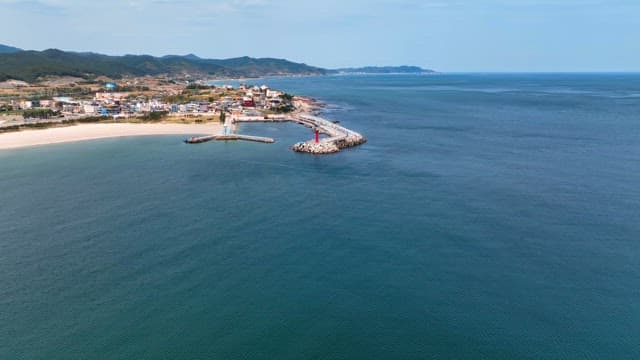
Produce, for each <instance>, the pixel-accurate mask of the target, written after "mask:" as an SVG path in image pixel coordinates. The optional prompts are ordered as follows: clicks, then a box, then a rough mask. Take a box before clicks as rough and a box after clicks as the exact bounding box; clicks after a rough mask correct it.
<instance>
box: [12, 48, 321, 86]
mask: <svg viewBox="0 0 640 360" xmlns="http://www.w3.org/2000/svg"><path fill="white" fill-rule="evenodd" d="M17 50H18V52H10V53H1V52H0V81H4V80H8V79H15V80H23V81H27V82H36V81H38V80H39V79H41V78H43V77H46V76H77V77H81V78H86V79H90V78H93V77H97V76H107V77H110V78H115V79H117V78H121V77H122V76H124V75H132V76H144V75H160V74H169V75H174V76H184V75H191V76H210V77H225V78H229V77H259V76H279V75H323V74H326V73H327V70H325V69H321V68H318V67H313V66H309V65H306V64H300V63H295V62H291V61H288V60H283V59H272V58H260V59H256V58H251V57H240V58H233V59H224V60H215V59H201V58H199V57H197V56H195V55H186V56H175V55H170V56H164V57H154V56H149V55H125V56H108V55H101V54H95V53H77V52H67V51H61V50H57V49H49V50H44V51H20V50H19V49H17Z"/></svg>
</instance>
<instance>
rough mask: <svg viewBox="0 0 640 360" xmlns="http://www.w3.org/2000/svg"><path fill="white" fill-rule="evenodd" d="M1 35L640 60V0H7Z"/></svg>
mask: <svg viewBox="0 0 640 360" xmlns="http://www.w3.org/2000/svg"><path fill="white" fill-rule="evenodd" d="M0 43H1V44H6V45H12V46H17V47H20V48H23V49H30V50H44V49H47V48H58V49H62V50H72V51H93V52H99V53H105V54H109V55H123V54H151V55H157V56H159V55H167V54H189V53H193V54H196V55H198V56H201V57H206V58H229V57H238V56H245V55H246V56H253V57H275V58H286V59H289V60H292V61H297V62H304V63H307V64H309V65H315V66H320V67H325V68H339V67H354V66H364V65H417V66H422V67H424V68H429V69H435V70H438V71H443V72H467V71H468V72H476V71H486V72H522V71H525V72H526V71H531V72H556V71H557V72H564V71H575V72H589V71H640V0H318V1H305V0H211V1H206V0H101V1H96V0H88V1H81V0H0Z"/></svg>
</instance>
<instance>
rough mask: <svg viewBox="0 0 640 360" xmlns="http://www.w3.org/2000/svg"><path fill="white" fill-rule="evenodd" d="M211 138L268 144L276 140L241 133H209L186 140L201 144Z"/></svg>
mask: <svg viewBox="0 0 640 360" xmlns="http://www.w3.org/2000/svg"><path fill="white" fill-rule="evenodd" d="M211 140H217V141H235V140H244V141H254V142H261V143H267V144H272V143H274V142H276V141H275V140H274V139H272V138H270V137H262V136H251V135H241V134H234V135H207V136H199V137H195V136H194V137H190V138H188V139H187V140H185V141H184V142H186V143H187V144H200V143H203V142H207V141H211Z"/></svg>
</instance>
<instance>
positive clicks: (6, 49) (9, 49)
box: [0, 44, 22, 54]
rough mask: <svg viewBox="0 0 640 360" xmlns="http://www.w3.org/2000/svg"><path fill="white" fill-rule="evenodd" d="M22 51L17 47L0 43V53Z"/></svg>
mask: <svg viewBox="0 0 640 360" xmlns="http://www.w3.org/2000/svg"><path fill="white" fill-rule="evenodd" d="M19 51H22V49H18V48H17V47H13V46H8V45H2V44H0V54H10V53H16V52H19Z"/></svg>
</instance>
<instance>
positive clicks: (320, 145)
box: [291, 114, 367, 154]
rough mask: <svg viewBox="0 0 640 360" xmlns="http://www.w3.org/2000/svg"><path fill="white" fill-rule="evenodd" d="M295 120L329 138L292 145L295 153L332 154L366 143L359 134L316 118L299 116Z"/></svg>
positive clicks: (365, 139) (305, 115) (306, 115)
mask: <svg viewBox="0 0 640 360" xmlns="http://www.w3.org/2000/svg"><path fill="white" fill-rule="evenodd" d="M295 120H296V121H298V122H299V123H301V124H303V125H305V126H308V127H311V128H314V129H316V130H317V131H319V132H320V133H323V134H326V135H328V136H329V137H328V138H324V139H322V140H320V141H318V142H315V141H314V140H310V141H306V142H299V143H297V144H294V145H293V146H292V147H291V149H292V150H293V151H296V152H306V153H310V154H333V153H336V152H338V151H340V149H344V148H348V147H353V146H357V145H360V144H363V143H365V142H366V141H367V138H365V137H364V136H362V135H361V134H359V133H357V132H355V131H352V130H349V129H347V128H345V127H342V126H340V125H337V124H334V123H332V122H331V121H328V120H326V119H323V118H321V117H318V116H313V115H308V114H300V115H297V116H296V118H295Z"/></svg>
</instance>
